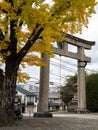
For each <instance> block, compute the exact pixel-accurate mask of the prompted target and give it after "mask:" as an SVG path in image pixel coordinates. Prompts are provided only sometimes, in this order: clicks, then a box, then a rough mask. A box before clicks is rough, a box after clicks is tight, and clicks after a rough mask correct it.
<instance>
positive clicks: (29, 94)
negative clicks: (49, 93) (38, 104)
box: [16, 87, 36, 96]
mask: <svg viewBox="0 0 98 130" xmlns="http://www.w3.org/2000/svg"><path fill="white" fill-rule="evenodd" d="M16 90H17V91H19V92H21V93H23V94H25V95H26V96H36V94H34V93H32V92H29V91H27V90H25V89H24V88H21V87H17V88H16Z"/></svg>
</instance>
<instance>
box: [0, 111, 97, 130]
mask: <svg viewBox="0 0 98 130" xmlns="http://www.w3.org/2000/svg"><path fill="white" fill-rule="evenodd" d="M0 130H98V113H95V114H68V113H65V114H53V118H34V117H33V116H32V115H29V116H28V115H24V117H23V119H22V120H17V121H16V122H15V124H13V126H9V127H0Z"/></svg>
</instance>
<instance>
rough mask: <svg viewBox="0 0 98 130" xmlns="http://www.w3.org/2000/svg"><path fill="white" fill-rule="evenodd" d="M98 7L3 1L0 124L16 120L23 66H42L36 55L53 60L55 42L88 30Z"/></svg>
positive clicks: (84, 0) (71, 1)
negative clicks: (16, 99)
mask: <svg viewBox="0 0 98 130" xmlns="http://www.w3.org/2000/svg"><path fill="white" fill-rule="evenodd" d="M95 5H96V2H95V0H90V1H89V0H78V2H77V0H62V1H61V0H53V5H52V6H50V5H49V4H47V3H45V0H28V1H27V0H0V61H1V62H3V63H5V76H4V82H3V93H2V102H1V104H0V105H1V107H0V108H1V110H0V121H2V122H3V123H9V122H12V121H13V115H14V98H15V93H16V81H17V75H18V70H19V66H20V64H21V65H24V64H23V62H27V63H28V64H29V65H42V59H40V57H37V56H36V55H34V54H35V53H32V52H39V53H45V54H46V55H48V56H50V57H51V56H52V46H53V45H52V43H53V42H54V41H62V40H64V39H62V38H61V35H66V32H70V33H77V32H81V30H82V26H83V25H85V26H86V27H87V24H88V18H89V17H90V16H91V14H92V13H95V11H94V6H95Z"/></svg>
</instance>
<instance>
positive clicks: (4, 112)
mask: <svg viewBox="0 0 98 130" xmlns="http://www.w3.org/2000/svg"><path fill="white" fill-rule="evenodd" d="M17 70H18V67H16V60H15V58H12V57H9V58H8V59H7V60H6V67H5V76H4V81H3V88H2V99H1V104H0V123H1V124H2V125H7V124H9V123H13V121H14V100H15V94H16V81H17Z"/></svg>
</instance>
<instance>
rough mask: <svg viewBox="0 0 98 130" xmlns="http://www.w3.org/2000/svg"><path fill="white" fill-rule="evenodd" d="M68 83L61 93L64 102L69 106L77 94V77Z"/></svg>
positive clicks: (72, 77) (69, 79) (68, 80)
mask: <svg viewBox="0 0 98 130" xmlns="http://www.w3.org/2000/svg"><path fill="white" fill-rule="evenodd" d="M66 82H67V83H66V84H65V86H63V87H61V92H60V93H61V99H62V101H63V102H64V103H65V104H66V105H67V104H68V103H69V101H71V99H72V98H73V96H74V95H75V94H76V92H77V75H74V76H70V77H69V78H68V79H67V81H66Z"/></svg>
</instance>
